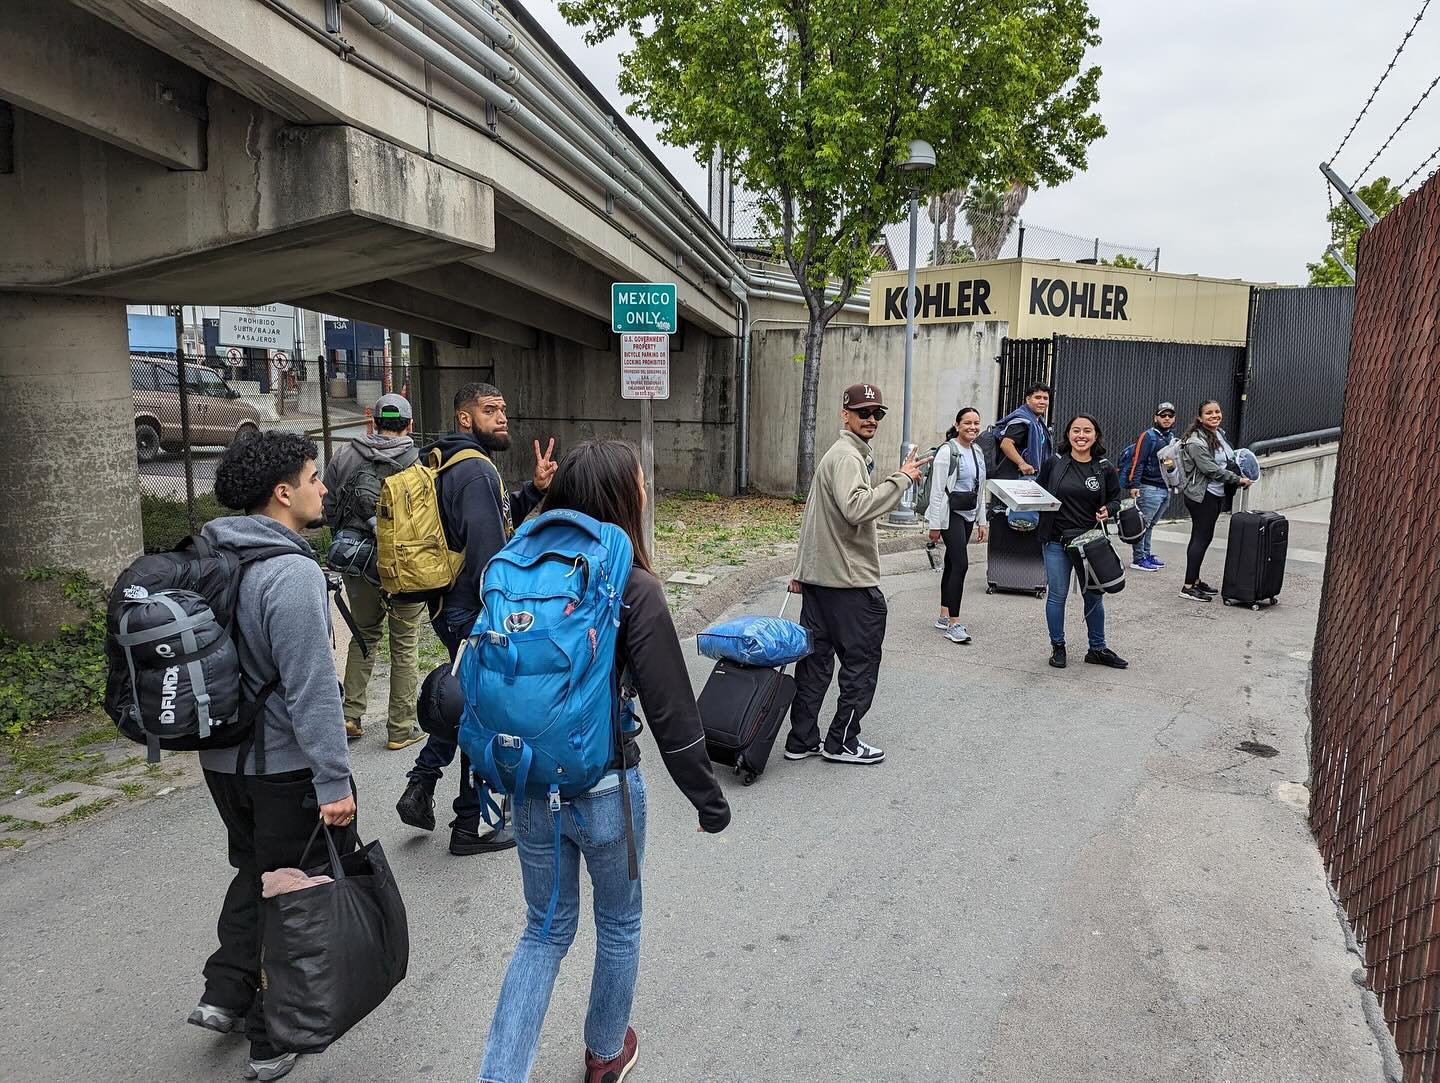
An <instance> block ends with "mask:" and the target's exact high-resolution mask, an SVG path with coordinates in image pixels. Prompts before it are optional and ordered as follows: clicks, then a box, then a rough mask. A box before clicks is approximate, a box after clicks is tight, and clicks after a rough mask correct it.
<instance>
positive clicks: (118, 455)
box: [0, 292, 141, 641]
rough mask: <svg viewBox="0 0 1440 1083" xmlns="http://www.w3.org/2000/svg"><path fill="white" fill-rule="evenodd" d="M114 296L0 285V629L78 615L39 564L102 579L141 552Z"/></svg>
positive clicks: (30, 636) (129, 407) (29, 633)
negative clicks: (1, 429) (37, 574)
mask: <svg viewBox="0 0 1440 1083" xmlns="http://www.w3.org/2000/svg"><path fill="white" fill-rule="evenodd" d="M129 356H130V353H129V345H128V339H127V333H126V330H125V304H124V302H122V301H112V300H107V299H97V298H91V297H62V296H52V295H48V294H26V293H6V292H0V403H3V404H4V405H3V409H4V412H5V415H6V418H7V420H8V426H7V428H8V437H7V439H6V442H5V445H6V446H5V449H4V451H3V453H0V493H3V494H4V497H3V499H0V538H3V539H4V542H3V544H0V630H3V631H5V632H8V633H9V634H11V635H14V636H17V637H19V638H21V639H27V640H32V641H34V640H39V639H44V638H46V637H48V636H50V635H53V634H54V633H55V631H56V630H57V629H58V627H59V625H60V624H61V623H63V622H64V621H66V620H70V619H73V618H74V610H73V609H72V608H71V607H70V606H69V605H68V604H66V603H65V602H64V601H63V599H61V598H60V596H59V594H58V592H57V591H55V590H54V589H52V588H50V587H48V586H45V585H43V584H35V583H27V582H26V581H25V580H24V574H25V572H26V571H28V570H30V569H32V568H38V567H55V568H67V569H69V568H74V569H79V570H81V571H85V572H88V573H90V574H91V575H93V576H94V577H95V578H97V579H99V580H101V581H102V582H104V583H105V584H106V585H107V586H108V585H109V583H110V582H111V581H113V580H114V578H115V575H116V574H117V573H118V572H119V571H120V569H121V568H123V567H124V566H125V565H126V564H128V563H129V562H130V561H131V560H132V559H134V557H135V556H136V555H137V554H138V553H139V552H140V549H141V537H140V495H139V484H138V479H137V476H136V467H135V410H134V401H133V398H132V395H131V386H130V372H129V370H130V363H129Z"/></svg>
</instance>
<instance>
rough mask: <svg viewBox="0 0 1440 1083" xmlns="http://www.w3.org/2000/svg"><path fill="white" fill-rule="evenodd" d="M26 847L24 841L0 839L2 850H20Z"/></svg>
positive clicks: (0, 848)
mask: <svg viewBox="0 0 1440 1083" xmlns="http://www.w3.org/2000/svg"><path fill="white" fill-rule="evenodd" d="M24 845H25V840H24V839H0V850H18V849H20V847H22V846H24Z"/></svg>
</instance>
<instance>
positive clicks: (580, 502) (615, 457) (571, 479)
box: [543, 440, 653, 572]
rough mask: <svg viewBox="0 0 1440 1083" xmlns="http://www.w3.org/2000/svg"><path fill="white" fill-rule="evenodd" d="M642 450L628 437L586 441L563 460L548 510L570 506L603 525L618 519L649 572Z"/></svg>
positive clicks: (548, 495) (638, 562)
mask: <svg viewBox="0 0 1440 1083" xmlns="http://www.w3.org/2000/svg"><path fill="white" fill-rule="evenodd" d="M639 477H640V454H639V452H637V451H636V450H635V446H634V445H633V444H627V443H626V442H625V441H624V440H587V441H586V442H585V443H583V444H576V445H575V446H574V447H573V448H571V449H570V450H569V452H568V453H566V455H565V458H564V459H562V460H561V461H560V468H559V469H558V470H556V471H555V477H554V478H553V479H552V480H551V482H550V489H549V491H548V492H547V493H546V494H545V506H544V509H543V510H545V511H554V510H556V509H557V508H567V509H569V510H570V511H578V512H580V513H582V514H584V515H588V516H590V518H592V519H599V520H600V521H601V522H602V523H614V524H615V525H616V526H618V527H619V528H620V529H621V530H623V531H625V533H626V534H628V535H630V544H631V545H633V546H634V548H635V564H636V566H637V567H641V568H644V569H645V570H646V571H647V572H648V571H652V570H653V569H652V568H651V566H650V554H649V553H648V552H647V551H646V549H645V526H644V523H645V509H644V502H643V498H642V497H641V495H640V485H639V480H638V479H639Z"/></svg>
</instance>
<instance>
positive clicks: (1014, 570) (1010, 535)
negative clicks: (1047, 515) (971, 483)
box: [985, 505, 1046, 598]
mask: <svg viewBox="0 0 1440 1083" xmlns="http://www.w3.org/2000/svg"><path fill="white" fill-rule="evenodd" d="M988 514H989V516H990V541H989V543H988V544H987V545H986V547H985V593H986V594H994V593H995V592H996V591H1002V592H1004V593H1006V594H1033V595H1034V596H1035V597H1037V598H1043V597H1044V596H1045V585H1046V580H1045V558H1044V556H1043V555H1042V554H1041V551H1040V539H1039V538H1038V537H1036V536H1035V533H1034V531H1031V532H1029V533H1026V534H1022V533H1020V532H1019V531H1016V530H1011V529H1010V523H1009V522H1008V521H1007V520H1006V518H1005V507H1004V505H996V506H995V507H993V508H991V509H990V511H989V513H988Z"/></svg>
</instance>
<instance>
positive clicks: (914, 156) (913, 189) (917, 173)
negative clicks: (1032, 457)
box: [889, 139, 935, 526]
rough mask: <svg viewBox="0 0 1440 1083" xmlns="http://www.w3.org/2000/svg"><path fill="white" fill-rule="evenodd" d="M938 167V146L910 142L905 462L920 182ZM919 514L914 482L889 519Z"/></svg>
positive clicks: (906, 521) (903, 520)
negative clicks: (916, 505)
mask: <svg viewBox="0 0 1440 1083" xmlns="http://www.w3.org/2000/svg"><path fill="white" fill-rule="evenodd" d="M934 168H935V148H934V147H932V146H931V145H930V144H929V143H927V142H925V140H923V139H914V140H911V142H910V157H908V158H906V159H905V161H903V162H902V163H900V169H901V170H903V171H904V172H906V173H908V174H910V175H911V177H913V178H914V180H915V181H916V182H917V183H912V184H911V185H910V261H909V267H908V268H907V274H906V284H905V405H904V410H903V411H902V413H901V415H900V462H901V463H902V464H903V463H904V462H905V460H906V459H908V458H909V457H910V453H911V452H912V451H914V450H915V445H914V444H913V443H912V442H911V440H910V397H911V389H912V385H913V378H914V366H915V292H916V290H915V262H916V260H917V259H918V258H919V255H918V253H917V251H916V249H917V248H918V247H919V240H920V207H919V200H920V186H919V184H918V181H919V180H920V178H921V177H922V176H923V175H924V174H925V173H927V172H929V171H930V170H931V169H934ZM917 518H918V516H917V515H916V513H915V486H914V485H911V486H910V487H909V488H908V489H906V490H905V495H904V497H902V498H901V501H900V506H899V507H898V508H896V509H895V510H894V511H893V512H891V513H890V520H889V521H890V522H892V523H895V524H897V525H901V526H909V525H910V524H912V523H914V522H915V520H916V519H917Z"/></svg>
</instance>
